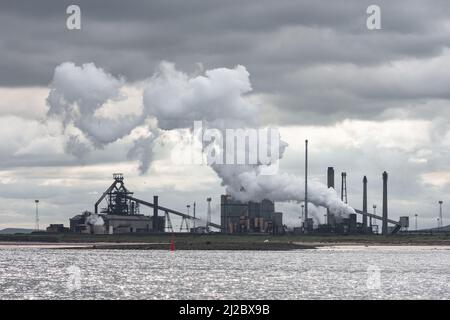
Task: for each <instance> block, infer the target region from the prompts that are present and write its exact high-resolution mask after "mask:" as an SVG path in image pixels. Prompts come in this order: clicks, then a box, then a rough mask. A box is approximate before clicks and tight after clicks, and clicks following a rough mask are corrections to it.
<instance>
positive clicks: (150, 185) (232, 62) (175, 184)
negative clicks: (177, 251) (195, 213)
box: [0, 0, 450, 228]
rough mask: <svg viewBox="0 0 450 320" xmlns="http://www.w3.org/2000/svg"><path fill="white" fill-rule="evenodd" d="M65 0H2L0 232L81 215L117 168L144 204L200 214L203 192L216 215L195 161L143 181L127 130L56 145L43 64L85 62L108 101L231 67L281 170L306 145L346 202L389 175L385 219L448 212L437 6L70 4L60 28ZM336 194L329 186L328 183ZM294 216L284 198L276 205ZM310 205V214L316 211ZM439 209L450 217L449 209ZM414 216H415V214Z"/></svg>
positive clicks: (446, 120)
mask: <svg viewBox="0 0 450 320" xmlns="http://www.w3.org/2000/svg"><path fill="white" fill-rule="evenodd" d="M73 3H74V2H73V1H44V0H41V1H39V2H35V1H34V2H33V1H22V0H15V1H7V0H0V97H1V98H0V198H1V202H2V206H1V208H0V228H2V227H11V226H18V227H19V226H20V227H33V225H34V199H40V201H41V207H40V208H41V210H40V212H41V224H42V226H45V225H47V224H49V223H66V224H67V223H68V218H69V217H71V216H73V215H75V214H78V213H79V212H81V211H82V210H86V209H87V210H92V209H93V205H94V203H95V201H96V199H97V198H98V197H99V194H101V193H102V192H103V191H104V189H106V188H107V187H108V186H109V184H110V183H111V179H112V173H113V172H123V173H124V175H125V178H126V180H125V181H126V185H127V186H128V188H129V189H131V190H132V191H134V192H135V195H136V196H137V197H139V198H143V199H151V197H152V196H153V195H154V194H158V195H159V196H160V203H161V204H162V205H165V206H168V207H172V208H175V209H178V210H185V207H186V204H188V203H192V202H193V201H196V202H197V204H198V208H199V214H200V215H203V214H204V210H205V208H206V201H205V200H206V198H207V197H212V198H213V208H214V213H213V214H214V215H213V220H214V221H216V222H218V221H219V217H220V214H219V201H220V198H219V196H220V194H221V193H223V192H224V188H223V187H222V186H221V185H220V179H219V178H218V177H217V176H216V174H215V173H214V171H213V170H211V168H209V167H207V166H195V167H192V166H180V165H174V164H171V162H170V161H167V157H165V155H166V156H167V153H166V154H165V153H164V152H161V154H160V155H158V156H157V157H155V159H154V161H153V162H152V164H151V166H150V169H149V171H148V172H146V173H145V174H143V175H141V174H140V173H139V170H138V163H137V162H136V160H130V157H129V156H127V152H128V150H129V147H130V144H131V143H132V139H133V137H131V136H127V137H124V138H123V139H119V140H118V141H116V142H114V143H110V144H107V145H105V146H102V147H101V148H97V149H94V150H91V152H89V154H87V155H85V156H84V157H82V158H79V157H76V156H74V155H72V154H70V153H67V152H66V148H65V145H64V141H65V138H66V137H64V133H61V130H60V129H61V128H60V127H59V126H58V125H57V124H54V123H52V122H49V121H48V120H49V119H48V116H47V112H48V110H49V106H48V104H47V102H46V99H47V97H48V95H49V91H50V83H51V82H52V79H53V76H54V72H55V68H56V67H57V66H58V65H60V64H61V63H64V62H73V63H74V64H75V65H78V66H80V65H82V64H84V63H91V62H92V63H94V64H95V66H97V67H98V68H102V69H103V70H105V72H107V73H108V74H111V75H112V76H113V77H115V78H117V79H122V81H123V83H125V84H126V85H125V89H124V90H126V93H127V99H126V100H125V101H124V102H119V105H120V108H125V109H130V110H136V109H138V108H139V107H140V105H141V104H142V86H143V83H145V82H146V81H147V80H148V79H149V78H151V77H152V75H153V74H154V72H155V70H156V69H157V68H158V66H159V65H160V63H161V61H169V62H171V63H174V64H175V66H176V68H177V70H181V71H182V72H185V73H186V74H188V75H192V74H197V73H201V72H202V71H203V70H208V69H215V68H221V67H225V68H234V67H235V66H237V65H242V66H244V67H245V68H246V70H247V71H248V73H249V74H250V78H249V79H250V82H251V86H252V91H251V92H248V93H246V95H245V96H246V97H245V98H246V99H248V100H249V101H252V102H254V103H255V104H257V105H258V106H259V107H260V118H261V121H262V125H271V126H276V127H278V128H279V129H280V132H281V136H282V139H283V140H285V141H286V142H287V143H289V147H288V148H287V150H286V154H285V156H284V157H283V159H282V161H281V163H280V165H281V167H280V171H282V172H287V173H292V174H297V175H299V176H302V175H303V173H304V171H303V141H304V140H305V139H309V141H310V163H311V169H310V170H311V171H310V175H311V179H314V180H317V181H323V182H326V170H327V167H328V166H333V167H335V170H336V173H337V176H336V184H337V185H339V183H340V180H339V177H338V175H340V172H341V171H346V172H347V177H348V178H347V179H348V193H349V204H350V205H352V206H353V207H355V208H361V206H362V196H361V193H362V178H363V176H364V175H367V177H368V180H369V204H370V207H371V206H372V204H378V206H379V207H381V186H382V181H381V173H382V172H383V171H384V170H386V171H387V172H388V173H389V200H390V202H389V210H390V216H391V217H392V218H393V219H397V218H398V217H399V216H403V215H409V216H410V217H412V216H413V215H414V214H418V215H419V227H434V226H436V225H437V222H436V218H437V216H438V200H443V201H444V224H445V225H446V224H448V221H449V219H450V216H448V215H447V212H450V209H449V210H447V209H446V208H447V204H449V205H450V154H449V150H450V149H449V148H450V117H449V116H450V108H449V99H450V90H449V83H450V68H449V65H450V6H449V5H448V1H447V0H431V1H420V0H408V1H406V0H405V1H372V0H371V1H365V0H345V1H343V0H342V1H338V0H335V1H322V0H321V1H309V0H305V1H303V0H296V1H285V0H279V1H266V0H257V1H256V0H254V1H245V3H244V2H243V1H223V0H221V1H215V0H214V1H212V0H202V1H200V0H192V1H185V0H177V1H168V0H161V1H144V0H142V1H126V2H125V1H115V0H112V1H111V0H109V1H106V0H105V1H95V0H89V1H76V4H78V5H79V6H80V8H81V15H82V18H81V30H68V29H67V28H66V18H67V14H66V8H67V6H68V5H69V4H73ZM370 4H377V5H379V6H380V8H381V26H382V29H381V30H368V29H367V27H366V19H367V17H368V15H367V14H366V9H367V7H368V6H369V5H370ZM338 191H340V190H339V188H338ZM277 208H278V209H279V210H282V211H284V212H285V216H284V219H285V222H287V223H289V224H290V225H293V224H295V223H298V217H299V211H300V210H299V208H298V205H296V204H291V205H286V204H277ZM323 213H324V212H323V210H322V211H321V210H317V213H316V215H317V217H318V218H319V219H323ZM446 217H448V218H446ZM412 224H413V222H412Z"/></svg>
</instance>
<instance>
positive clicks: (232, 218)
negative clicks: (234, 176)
mask: <svg viewBox="0 0 450 320" xmlns="http://www.w3.org/2000/svg"><path fill="white" fill-rule="evenodd" d="M220 224H221V227H222V232H225V233H253V232H258V233H261V232H263V233H274V234H281V233H284V231H285V227H284V226H283V214H282V213H281V212H276V211H275V205H274V203H273V202H272V201H270V200H263V201H261V202H253V201H250V202H241V201H237V200H234V199H233V198H232V197H231V196H230V195H222V196H221V197H220Z"/></svg>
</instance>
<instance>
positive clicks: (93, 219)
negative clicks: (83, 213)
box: [86, 213, 105, 226]
mask: <svg viewBox="0 0 450 320" xmlns="http://www.w3.org/2000/svg"><path fill="white" fill-rule="evenodd" d="M86 224H90V225H92V226H103V225H104V224H105V221H103V218H102V217H100V216H99V215H98V214H95V213H93V214H91V215H89V216H88V217H87V218H86Z"/></svg>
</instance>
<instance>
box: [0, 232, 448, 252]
mask: <svg viewBox="0 0 450 320" xmlns="http://www.w3.org/2000/svg"><path fill="white" fill-rule="evenodd" d="M172 239H173V240H174V243H175V247H176V249H177V250H189V249H191V250H194V249H195V250H292V249H305V248H314V247H317V246H323V245H334V244H336V245H434V246H436V245H450V236H449V235H445V234H442V235H395V236H381V235H340V236H336V235H291V234H287V235H280V236H273V235H224V234H208V235H207V234H182V233H181V234H174V235H172V234H122V235H88V234H70V233H67V234H16V235H0V242H27V243H37V242H41V243H54V244H58V243H59V244H63V243H92V244H95V248H97V249H104V248H108V249H164V250H168V248H169V243H170V241H171V240H172ZM91 247H92V246H91Z"/></svg>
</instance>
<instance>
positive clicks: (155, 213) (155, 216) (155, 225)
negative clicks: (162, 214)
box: [153, 196, 158, 232]
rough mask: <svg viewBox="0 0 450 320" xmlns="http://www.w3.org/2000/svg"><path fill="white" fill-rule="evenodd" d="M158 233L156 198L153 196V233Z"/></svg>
mask: <svg viewBox="0 0 450 320" xmlns="http://www.w3.org/2000/svg"><path fill="white" fill-rule="evenodd" d="M157 231H158V196H153V232H157Z"/></svg>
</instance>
